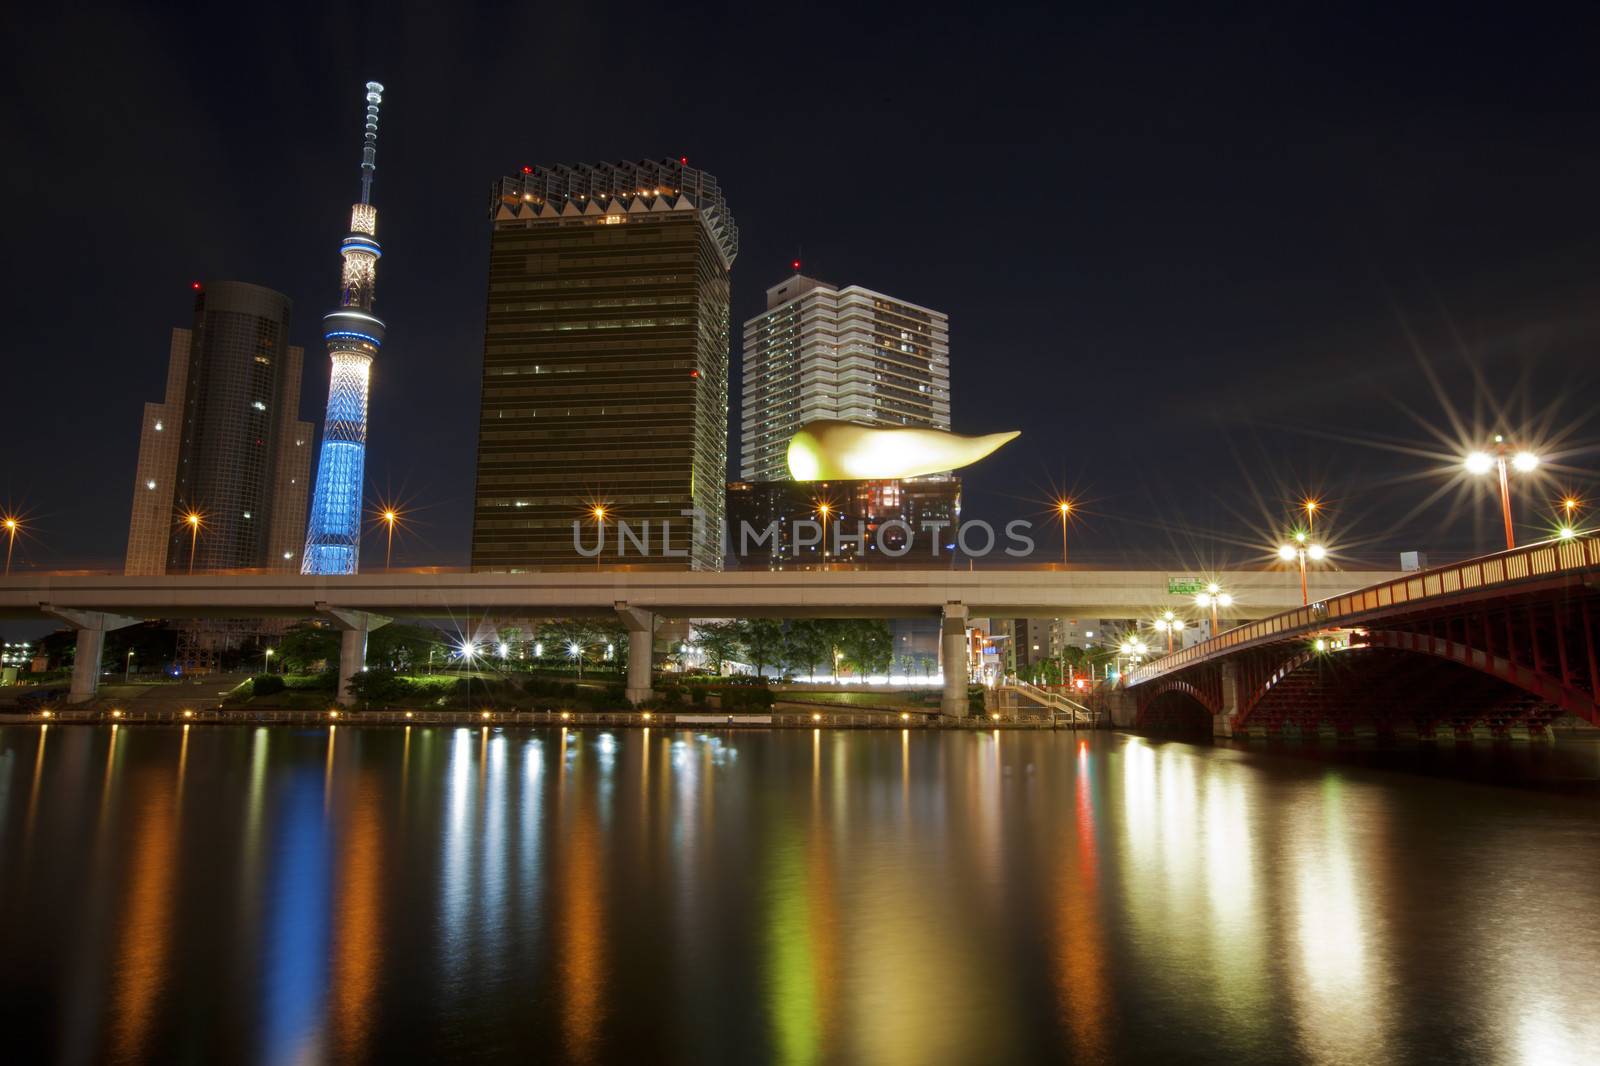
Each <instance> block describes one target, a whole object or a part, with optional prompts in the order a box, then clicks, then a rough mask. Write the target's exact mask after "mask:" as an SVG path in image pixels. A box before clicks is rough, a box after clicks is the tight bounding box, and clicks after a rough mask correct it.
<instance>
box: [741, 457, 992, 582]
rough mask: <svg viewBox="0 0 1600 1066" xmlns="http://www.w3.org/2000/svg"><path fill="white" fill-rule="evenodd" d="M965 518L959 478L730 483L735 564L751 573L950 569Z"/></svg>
mask: <svg viewBox="0 0 1600 1066" xmlns="http://www.w3.org/2000/svg"><path fill="white" fill-rule="evenodd" d="M960 523H961V479H960V478H957V477H948V478H912V479H902V478H889V479H884V480H879V481H734V482H731V483H730V484H729V485H728V540H727V548H728V558H729V564H730V565H731V566H735V567H738V568H741V569H747V570H750V569H754V570H760V569H766V570H811V569H821V568H823V567H827V568H829V569H867V568H889V567H894V568H902V569H912V570H946V569H949V568H950V567H951V566H952V565H954V559H955V554H956V534H957V531H958V530H959V528H960ZM824 526H825V527H826V534H827V537H826V542H827V551H826V552H824V551H823V535H822V534H823V527H824ZM769 531H775V532H770V533H769Z"/></svg>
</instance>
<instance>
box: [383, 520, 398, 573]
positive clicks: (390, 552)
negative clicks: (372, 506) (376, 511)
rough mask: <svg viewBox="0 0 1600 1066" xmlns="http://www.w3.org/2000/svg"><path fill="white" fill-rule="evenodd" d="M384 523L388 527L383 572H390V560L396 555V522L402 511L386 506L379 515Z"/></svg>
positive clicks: (384, 546)
mask: <svg viewBox="0 0 1600 1066" xmlns="http://www.w3.org/2000/svg"><path fill="white" fill-rule="evenodd" d="M378 517H379V518H381V519H382V520H383V524H384V525H385V526H387V527H388V529H387V530H386V532H385V535H384V545H383V572H384V573H388V572H389V560H390V559H391V558H392V557H393V556H394V524H395V523H396V522H397V521H399V520H400V513H399V512H398V511H396V510H395V509H394V508H393V507H385V508H384V509H383V513H382V514H380V515H379V516H378Z"/></svg>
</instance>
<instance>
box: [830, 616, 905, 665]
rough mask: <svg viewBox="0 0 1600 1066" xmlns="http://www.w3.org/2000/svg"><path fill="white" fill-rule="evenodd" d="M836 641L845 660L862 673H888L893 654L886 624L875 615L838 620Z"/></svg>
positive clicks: (891, 638) (890, 635)
mask: <svg viewBox="0 0 1600 1066" xmlns="http://www.w3.org/2000/svg"><path fill="white" fill-rule="evenodd" d="M836 639H837V641H838V646H839V650H840V651H841V652H843V653H844V661H845V662H847V663H849V664H850V665H851V666H853V667H854V668H855V671H856V673H858V674H860V675H862V676H869V675H872V674H882V673H887V672H888V670H889V663H890V661H891V659H892V658H893V656H894V636H893V635H892V634H891V633H890V632H889V623H888V622H885V621H883V620H882V619H877V618H848V619H843V620H841V621H840V622H839V623H838V629H837V638H836Z"/></svg>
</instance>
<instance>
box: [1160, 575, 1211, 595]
mask: <svg viewBox="0 0 1600 1066" xmlns="http://www.w3.org/2000/svg"><path fill="white" fill-rule="evenodd" d="M1205 590H1206V583H1205V582H1204V581H1202V580H1200V579H1199V578H1197V577H1168V578H1167V595H1168V596H1193V595H1195V594H1197V593H1201V592H1204V591H1205Z"/></svg>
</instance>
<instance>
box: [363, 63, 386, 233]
mask: <svg viewBox="0 0 1600 1066" xmlns="http://www.w3.org/2000/svg"><path fill="white" fill-rule="evenodd" d="M381 103H383V86H382V85H380V84H379V83H378V82H375V81H369V82H367V129H366V133H365V134H363V136H362V139H361V202H362V203H364V204H368V203H371V202H372V175H373V174H374V172H376V171H377V169H378V105H379V104H381Z"/></svg>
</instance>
